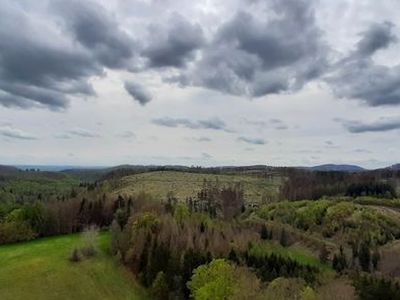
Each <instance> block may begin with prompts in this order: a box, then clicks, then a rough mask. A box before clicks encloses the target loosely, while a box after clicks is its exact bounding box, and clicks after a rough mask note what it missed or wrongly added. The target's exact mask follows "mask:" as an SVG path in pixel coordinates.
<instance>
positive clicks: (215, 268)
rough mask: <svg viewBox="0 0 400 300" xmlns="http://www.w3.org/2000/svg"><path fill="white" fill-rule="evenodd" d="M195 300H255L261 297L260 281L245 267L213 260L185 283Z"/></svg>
mask: <svg viewBox="0 0 400 300" xmlns="http://www.w3.org/2000/svg"><path fill="white" fill-rule="evenodd" d="M187 286H188V288H189V289H190V291H191V296H192V297H193V298H194V299H195V300H224V299H230V300H250V299H251V300H255V299H263V298H260V296H261V291H262V290H261V284H260V280H259V279H258V278H257V277H256V275H255V274H254V273H252V272H251V271H250V270H249V269H248V268H246V267H238V266H236V265H234V264H232V263H229V262H227V261H226V260H224V259H214V260H213V261H211V262H210V263H209V264H206V265H202V266H200V267H198V268H197V269H196V270H195V271H194V272H193V276H192V278H191V281H189V282H188V283H187Z"/></svg>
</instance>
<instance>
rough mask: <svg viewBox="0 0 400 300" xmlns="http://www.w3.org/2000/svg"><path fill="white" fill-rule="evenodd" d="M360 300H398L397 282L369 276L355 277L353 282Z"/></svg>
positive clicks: (399, 295)
mask: <svg viewBox="0 0 400 300" xmlns="http://www.w3.org/2000/svg"><path fill="white" fill-rule="evenodd" d="M353 284H354V287H355V289H356V292H357V294H358V297H359V299H360V300H398V299H400V287H399V283H398V282H396V283H395V282H393V281H391V280H390V279H385V278H383V277H382V278H378V277H374V276H370V275H365V276H357V277H356V278H355V279H354V281H353Z"/></svg>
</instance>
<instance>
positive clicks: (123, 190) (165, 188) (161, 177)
mask: <svg viewBox="0 0 400 300" xmlns="http://www.w3.org/2000/svg"><path fill="white" fill-rule="evenodd" d="M204 179H206V180H211V181H216V180H217V179H218V180H219V182H220V183H222V184H227V183H234V182H241V183H242V184H243V186H244V192H245V199H246V201H251V202H259V201H261V199H262V197H263V196H265V197H267V198H269V199H271V198H274V197H276V196H277V194H278V189H279V186H280V179H279V178H278V177H275V178H274V179H265V178H260V177H256V176H251V175H214V174H198V173H188V172H174V171H159V172H148V173H142V174H137V175H132V176H127V177H124V178H122V179H121V183H120V185H119V187H118V188H117V189H116V190H114V193H115V194H127V195H129V194H135V193H139V192H141V191H146V192H147V193H150V194H152V195H153V196H154V197H156V198H165V196H166V194H167V193H168V192H170V191H173V192H174V193H175V196H177V197H178V199H180V200H184V199H186V197H189V196H195V195H196V194H197V192H198V191H199V190H200V189H201V187H202V184H203V181H204Z"/></svg>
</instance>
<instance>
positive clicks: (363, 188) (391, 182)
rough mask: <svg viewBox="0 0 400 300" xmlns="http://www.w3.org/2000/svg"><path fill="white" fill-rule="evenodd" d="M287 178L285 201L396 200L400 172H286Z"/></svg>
mask: <svg viewBox="0 0 400 300" xmlns="http://www.w3.org/2000/svg"><path fill="white" fill-rule="evenodd" d="M281 171H282V175H283V176H284V177H285V178H286V179H285V181H284V184H283V185H282V187H281V190H280V197H281V199H287V200H303V199H310V200H316V199H320V198H321V197H323V196H351V197H358V196H374V197H379V198H395V197H396V196H397V195H396V182H397V180H399V179H400V171H394V170H388V169H382V170H374V171H365V172H355V173H351V172H325V171H308V170H300V169H290V168H287V169H282V170H281Z"/></svg>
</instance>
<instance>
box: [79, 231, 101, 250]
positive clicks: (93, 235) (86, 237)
mask: <svg viewBox="0 0 400 300" xmlns="http://www.w3.org/2000/svg"><path fill="white" fill-rule="evenodd" d="M98 234H99V230H98V228H97V227H95V226H91V227H89V228H87V229H86V230H85V231H84V232H83V233H82V239H83V247H82V249H81V252H82V254H83V255H84V256H86V257H90V256H94V255H96V252H97V250H96V248H97V245H96V243H97V236H98Z"/></svg>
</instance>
